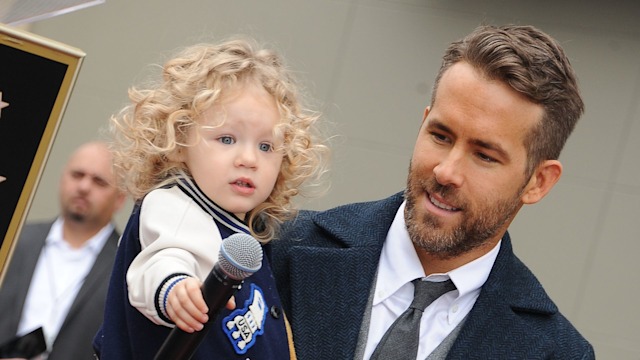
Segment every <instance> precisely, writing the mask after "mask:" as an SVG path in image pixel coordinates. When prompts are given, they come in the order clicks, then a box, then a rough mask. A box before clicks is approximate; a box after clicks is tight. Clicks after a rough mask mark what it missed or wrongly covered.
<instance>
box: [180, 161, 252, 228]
mask: <svg viewBox="0 0 640 360" xmlns="http://www.w3.org/2000/svg"><path fill="white" fill-rule="evenodd" d="M176 184H177V185H178V187H179V188H180V190H182V192H184V193H185V194H186V195H187V196H189V197H190V198H191V199H193V201H195V202H196V204H198V205H199V206H200V207H201V208H202V210H204V211H205V212H207V213H208V214H209V215H211V217H213V218H214V219H215V220H216V221H217V222H218V223H220V224H222V225H224V226H226V227H227V228H229V229H230V230H232V231H234V232H237V233H245V234H249V233H250V231H249V227H248V226H247V225H246V224H245V223H244V222H242V220H240V219H238V217H236V216H235V215H233V214H232V213H230V212H228V211H226V210H225V209H223V208H221V207H220V206H218V205H217V204H216V203H214V202H213V201H211V199H209V198H208V197H207V196H206V195H205V194H204V193H203V192H202V190H200V188H198V185H197V184H196V183H195V182H193V180H192V179H191V178H190V177H188V176H187V175H186V174H184V173H181V174H180V175H179V176H178V178H177V180H176Z"/></svg>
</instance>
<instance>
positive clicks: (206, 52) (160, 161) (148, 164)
mask: <svg viewBox="0 0 640 360" xmlns="http://www.w3.org/2000/svg"><path fill="white" fill-rule="evenodd" d="M247 82H255V83H258V84H261V85H262V86H263V87H264V88H265V89H266V91H267V92H268V93H269V94H271V95H272V96H273V97H274V99H275V101H276V103H277V107H278V110H279V112H280V115H281V122H280V123H279V124H278V125H277V127H276V129H275V131H277V132H278V134H280V135H281V136H282V138H283V139H284V142H283V148H282V149H281V151H282V153H283V161H282V165H281V168H280V174H279V175H278V178H277V181H276V184H275V186H274V188H273V190H272V192H271V194H270V195H269V197H268V198H267V200H266V201H265V202H264V203H262V204H260V205H259V206H258V207H256V208H255V209H253V210H252V211H251V212H250V213H249V214H248V216H247V219H248V220H247V225H248V226H249V228H250V229H251V232H252V233H253V235H254V236H255V237H256V238H258V239H259V240H261V241H263V242H267V241H269V240H270V239H272V238H273V237H274V236H275V234H276V232H277V230H278V227H279V225H280V223H281V222H282V221H284V220H286V219H289V218H291V217H292V216H293V215H295V209H294V208H293V205H292V198H293V197H294V196H296V195H298V194H299V193H300V191H301V187H302V186H303V184H304V183H307V182H308V181H309V180H311V179H315V180H320V178H321V175H322V174H323V173H324V172H325V169H326V161H327V160H328V158H327V156H326V155H327V154H328V147H327V146H326V145H325V144H324V143H323V141H321V140H320V131H319V130H318V128H317V126H316V125H317V120H318V119H319V114H318V113H316V112H313V111H310V110H308V109H306V108H305V107H303V105H302V103H301V101H302V99H301V98H300V96H299V94H298V91H299V90H298V87H297V85H296V83H295V81H294V79H293V77H292V74H291V73H290V72H289V71H288V70H287V68H286V67H285V65H284V63H283V60H282V59H281V58H280V57H279V56H278V55H277V54H276V53H275V52H274V51H273V50H269V49H263V48H260V47H259V46H258V45H257V43H256V42H255V40H253V39H247V38H236V39H232V40H228V41H225V42H222V43H220V44H218V45H212V44H197V45H193V46H190V47H188V48H185V49H184V50H183V51H181V52H180V53H178V54H177V56H175V57H174V58H172V59H170V60H169V61H167V62H166V63H165V64H164V66H163V67H162V80H161V81H159V82H158V83H157V84H155V85H150V86H148V87H147V88H145V89H140V88H133V87H132V88H131V89H129V98H130V99H131V104H129V105H127V106H126V107H124V108H123V109H122V110H121V111H120V112H119V113H118V114H116V115H114V116H112V117H111V123H110V125H111V126H110V130H111V133H112V135H113V142H112V144H111V145H112V150H113V151H114V163H115V171H116V174H117V176H118V179H119V184H120V185H121V187H122V188H123V190H125V191H127V192H128V193H129V194H130V195H131V196H132V197H133V199H134V200H136V201H140V200H141V199H142V198H143V197H144V196H145V195H146V194H147V193H149V192H150V191H151V190H153V189H156V188H159V187H162V186H164V185H167V184H169V183H172V182H174V181H175V180H176V177H177V176H178V174H179V173H180V172H185V173H187V174H189V169H188V168H187V167H186V165H185V164H184V163H183V162H181V161H179V160H175V159H179V157H177V156H176V154H177V153H178V151H179V150H180V149H181V148H184V147H187V146H191V145H193V144H188V143H187V134H188V132H189V130H190V129H193V128H195V127H197V126H199V124H198V118H199V116H200V115H201V114H202V113H203V112H204V111H205V110H207V109H209V108H211V107H212V106H214V105H216V104H217V103H219V102H220V101H222V100H223V97H224V96H225V95H226V94H227V93H229V92H231V91H233V90H234V89H238V88H239V87H241V86H242V85H243V84H245V83H247Z"/></svg>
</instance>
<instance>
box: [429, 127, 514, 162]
mask: <svg viewBox="0 0 640 360" xmlns="http://www.w3.org/2000/svg"><path fill="white" fill-rule="evenodd" d="M427 127H431V128H436V129H438V130H440V131H444V132H446V133H449V134H452V135H455V133H454V132H453V131H452V130H451V128H450V127H449V126H447V125H445V124H444V123H442V122H441V121H438V120H431V121H430V122H429V125H428V126H427ZM469 142H470V143H471V144H472V145H475V146H478V147H481V148H485V149H487V150H491V151H494V152H496V153H498V155H499V156H500V157H502V158H503V159H505V160H507V161H509V160H511V156H509V153H508V152H507V151H506V150H505V149H504V148H503V147H502V146H500V144H498V143H495V142H493V141H486V140H482V139H477V138H474V139H471V140H470V141H469Z"/></svg>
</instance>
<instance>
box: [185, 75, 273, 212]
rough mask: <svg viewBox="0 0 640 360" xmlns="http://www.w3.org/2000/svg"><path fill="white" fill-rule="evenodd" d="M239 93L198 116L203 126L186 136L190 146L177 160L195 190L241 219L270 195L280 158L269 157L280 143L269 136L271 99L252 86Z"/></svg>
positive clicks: (261, 90)
mask: <svg viewBox="0 0 640 360" xmlns="http://www.w3.org/2000/svg"><path fill="white" fill-rule="evenodd" d="M240 90H241V91H240V92H238V94H237V95H236V96H232V97H230V98H229V99H227V100H226V101H225V100H223V101H222V102H221V103H220V104H218V105H216V106H213V107H212V108H210V109H209V110H207V111H205V112H204V113H203V115H202V117H201V118H200V124H201V125H203V126H201V127H199V128H194V130H192V131H191V133H190V134H189V143H190V144H195V145H194V146H189V147H187V148H186V149H184V150H183V151H182V153H183V155H182V156H183V161H184V162H185V163H186V165H187V167H188V168H189V170H190V171H191V174H192V175H193V178H194V180H195V182H196V183H197V184H198V186H199V187H200V189H201V190H202V191H204V193H205V194H206V195H207V196H208V197H209V198H210V199H211V200H213V201H214V202H215V203H216V204H218V205H220V206H221V207H223V208H224V209H226V210H227V211H229V212H232V213H234V214H235V215H236V216H237V217H239V218H240V219H244V217H245V214H246V213H247V212H248V211H250V210H252V209H254V208H255V207H256V206H257V205H258V204H260V203H262V202H264V201H265V200H266V199H267V197H268V196H269V194H271V191H272V190H273V187H274V185H275V182H276V179H277V177H278V174H279V173H280V165H281V164H282V158H283V154H282V153H281V152H276V151H274V148H279V147H280V145H281V144H282V139H278V138H276V137H275V135H274V131H273V130H274V127H275V125H276V124H278V122H279V121H280V114H279V112H278V109H277V107H276V102H275V100H274V99H273V97H272V96H271V95H270V94H269V93H267V92H266V90H264V88H262V87H261V86H259V85H255V84H248V85H245V86H243V87H242V88H241V89H240ZM221 122H223V124H222V126H217V125H218V124H220V123H221ZM196 132H199V134H200V139H199V140H198V137H197V133H196Z"/></svg>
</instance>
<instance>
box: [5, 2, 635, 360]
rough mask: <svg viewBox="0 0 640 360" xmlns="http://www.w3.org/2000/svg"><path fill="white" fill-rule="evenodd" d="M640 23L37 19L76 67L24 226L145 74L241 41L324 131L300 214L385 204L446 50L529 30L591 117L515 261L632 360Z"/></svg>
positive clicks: (551, 16)
mask: <svg viewBox="0 0 640 360" xmlns="http://www.w3.org/2000/svg"><path fill="white" fill-rule="evenodd" d="M639 16H640V2H638V1H634V0H628V1H616V0H612V1H606V2H605V1H592V0H586V1H585V0H582V1H577V0H576V1H570V0H565V1H558V0H554V1H547V0H539V1H522V0H509V1H506V0H485V1H480V0H387V1H381V0H353V1H349V0H342V1H340V0H333V1H330V0H298V1H293V0H269V1H264V0H263V1H258V0H238V1H214V0H208V1H204V0H200V1H174V0H171V1H169V0H135V1H130V0H107V1H106V3H104V4H101V5H97V6H93V7H90V8H87V9H82V10H78V11H75V12H72V13H69V14H64V15H60V16H57V17H54V18H51V19H47V20H40V21H37V22H34V23H32V24H30V25H29V28H28V30H29V31H31V32H33V33H36V34H38V35H41V36H45V37H48V38H50V39H53V40H57V41H60V42H63V43H66V44H68V45H71V46H74V47H77V48H79V49H81V50H83V51H84V52H86V53H87V56H86V58H85V59H84V63H83V66H82V69H81V70H80V73H79V77H78V80H77V83H76V86H75V88H74V91H73V93H72V96H71V99H70V102H69V104H68V108H67V111H66V113H65V116H64V118H63V120H62V123H61V127H60V130H59V133H58V135H57V138H56V140H55V143H54V145H53V148H52V152H51V156H50V158H49V161H48V163H47V165H46V168H45V171H44V174H43V177H42V179H41V181H40V186H39V188H38V190H37V193H36V196H35V199H34V201H33V203H32V206H31V211H30V214H29V216H28V221H31V220H42V219H51V218H52V217H53V216H54V215H55V214H56V213H57V210H58V208H57V207H58V204H57V184H58V178H59V176H60V170H61V167H62V165H63V164H64V162H65V160H66V158H67V156H68V155H69V153H70V152H71V151H72V150H73V149H74V148H75V147H76V146H78V145H79V144H80V143H82V142H84V141H86V140H89V139H93V138H96V137H100V135H99V133H100V131H102V130H101V129H103V128H104V127H105V124H106V123H107V119H108V118H109V116H110V115H111V114H112V113H114V112H116V111H118V110H119V109H120V108H121V107H122V106H123V105H124V104H125V102H126V101H127V97H126V94H127V88H128V87H129V86H130V85H133V84H135V83H138V82H140V81H141V80H143V79H145V78H146V76H147V75H148V74H149V66H148V65H149V64H153V63H162V62H163V60H164V59H165V58H166V57H167V56H168V55H170V54H171V53H172V52H173V51H174V50H176V49H177V48H180V47H183V46H186V45H190V44H192V43H196V42H201V41H217V40H220V39H223V38H226V37H228V36H229V35H233V34H237V33H242V34H247V35H251V36H254V37H256V38H257V39H258V40H260V41H261V42H264V43H268V44H271V45H273V46H274V47H276V48H277V49H278V50H280V52H281V53H282V54H283V55H284V56H285V58H286V59H287V60H288V63H289V65H290V67H291V68H293V69H295V70H296V71H297V72H298V74H299V77H300V78H301V80H303V81H304V85H305V86H306V88H307V90H308V93H309V95H310V96H311V97H312V98H313V99H315V100H316V102H315V106H316V108H317V109H319V110H321V111H322V112H323V113H324V114H325V116H326V119H327V120H329V121H330V122H332V123H333V128H332V132H333V133H334V134H336V135H337V137H336V138H335V139H334V141H333V163H332V172H331V184H332V185H331V188H330V190H329V192H328V193H327V194H326V195H325V196H324V197H322V198H320V199H315V200H312V201H307V202H304V203H303V206H305V207H307V208H314V209H324V208H328V207H331V206H334V205H338V204H342V203H346V202H354V201H362V200H372V199H378V198H382V197H386V196H387V195H390V194H392V193H394V192H396V191H399V190H401V189H403V187H404V184H405V178H406V172H407V167H408V163H409V158H410V156H411V153H412V150H413V143H414V140H415V136H416V131H417V130H418V127H419V125H420V121H421V119H422V118H421V117H422V112H423V109H424V107H425V106H426V105H427V104H428V100H429V97H430V94H431V85H432V81H433V78H434V76H435V73H436V71H437V69H438V67H439V65H440V57H441V55H442V53H443V52H444V49H445V47H446V46H447V45H448V43H449V42H451V41H453V40H455V39H458V38H459V37H461V36H463V35H465V34H467V33H468V32H470V31H471V30H472V29H474V28H475V27H476V26H477V25H479V24H481V23H491V24H504V23H516V24H532V25H535V26H537V27H539V28H541V29H543V30H544V31H546V32H548V33H550V34H551V35H552V36H554V37H555V38H557V39H558V40H559V41H560V42H561V43H562V44H563V46H564V47H565V50H566V51H567V53H568V55H569V57H570V58H571V60H572V62H573V64H574V67H575V69H576V71H577V73H578V76H579V79H580V84H581V88H582V92H583V96H584V100H585V103H586V114H585V116H584V117H583V118H582V120H581V122H580V123H578V126H577V129H576V131H575V132H574V134H573V135H572V137H571V138H570V139H569V142H568V144H567V146H566V148H565V151H564V153H563V154H562V157H561V160H562V162H563V164H564V165H565V173H564V176H563V178H562V179H561V180H560V182H559V184H558V185H557V186H556V187H555V188H554V190H553V191H552V192H551V194H550V195H549V196H547V198H545V199H544V200H543V201H542V202H541V203H539V204H536V205H532V206H528V207H525V208H524V209H523V211H522V212H521V214H520V215H519V217H518V218H517V219H516V221H515V223H514V224H513V225H512V227H511V229H510V231H511V233H512V237H513V239H514V248H515V251H516V253H517V254H518V255H519V256H520V257H521V258H522V259H523V260H524V261H525V263H527V264H528V265H529V266H530V267H531V268H532V270H533V271H534V273H536V274H537V275H538V277H539V278H540V280H541V281H542V283H543V284H544V285H545V287H546V289H547V291H548V292H549V293H550V295H551V296H552V298H553V299H554V300H555V301H556V302H557V304H558V306H559V307H560V309H561V311H563V313H564V314H565V315H566V316H567V317H568V318H569V319H570V320H571V321H572V322H573V323H574V324H575V325H576V326H577V327H578V329H579V330H580V331H581V332H582V333H583V334H584V335H585V336H586V337H587V339H588V340H589V341H591V342H592V343H593V345H594V346H595V349H596V355H597V356H598V358H599V359H640V328H639V326H638V323H640V311H639V310H638V305H637V304H638V298H637V296H639V295H640V284H639V281H638V280H639V279H640V262H639V261H638V260H637V258H636V252H637V251H638V250H640V215H639V214H640V162H639V160H638V155H639V154H640V21H638V20H639V18H640V17H639ZM3 71H4V70H3ZM129 210H130V207H127V208H125V209H124V210H122V211H121V212H120V213H119V217H118V226H119V228H120V229H122V228H123V227H124V224H125V222H126V219H127V217H128V215H129Z"/></svg>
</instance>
